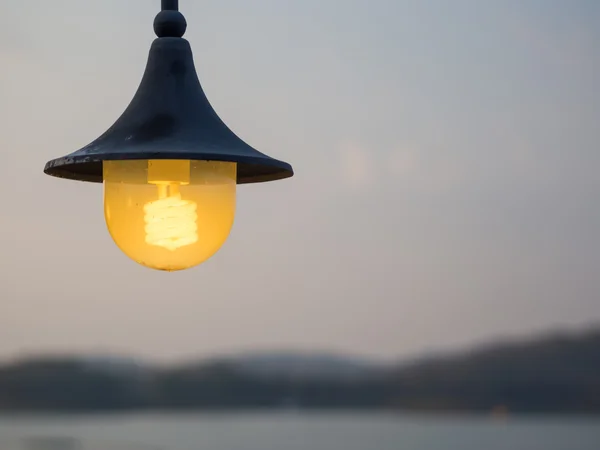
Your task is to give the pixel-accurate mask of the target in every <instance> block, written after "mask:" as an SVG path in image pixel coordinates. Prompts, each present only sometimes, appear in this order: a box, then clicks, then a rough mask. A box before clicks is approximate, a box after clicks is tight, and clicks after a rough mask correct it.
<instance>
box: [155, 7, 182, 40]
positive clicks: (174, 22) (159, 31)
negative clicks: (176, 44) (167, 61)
mask: <svg viewBox="0 0 600 450" xmlns="http://www.w3.org/2000/svg"><path fill="white" fill-rule="evenodd" d="M161 4H162V11H161V12H159V13H158V15H157V16H156V18H155V19H154V32H155V33H156V35H157V36H158V37H159V38H162V37H178V38H180V37H182V36H183V35H184V34H185V30H186V28H187V22H186V20H185V17H183V14H181V13H180V12H179V0H161Z"/></svg>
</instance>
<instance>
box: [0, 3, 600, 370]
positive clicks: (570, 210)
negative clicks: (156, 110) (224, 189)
mask: <svg viewBox="0 0 600 450" xmlns="http://www.w3.org/2000/svg"><path fill="white" fill-rule="evenodd" d="M159 8H160V2H159V1H158V0H152V1H148V0H127V1H126V2H124V1H122V0H90V1H86V2H82V1H79V0H53V1H47V0H30V1H27V2H16V1H9V0H0V144H1V147H2V156H3V158H2V163H1V164H0V202H1V204H2V214H1V215H0V248H1V253H0V254H1V257H0V311H1V313H0V359H5V358H13V357H16V356H20V355H30V354H40V353H65V352H68V353H70V352H75V353H102V354H107V353H114V354H121V355H132V356H135V357H139V358H145V359H150V360H156V361H172V360H181V359H189V358H203V357H209V356H212V355H218V354H222V353H237V352H242V351H250V350H252V351H256V350H281V349H292V350H302V351H304V350H306V351H308V350H325V351H332V352H341V353H347V354H353V355H365V356H369V357H372V358H382V359H397V358H405V357H410V356H413V355H419V354H422V353H424V352H430V351H440V350H449V349H455V348H462V347H466V346H472V345H475V344H477V343H480V342H483V341H489V340H492V339H496V338H500V337H506V336H521V335H530V334H535V333H537V332H541V331H545V330H549V329H554V328H568V329H578V328H580V327H586V326H590V325H591V324H595V323H596V324H597V323H600V235H599V232H600V208H599V202H598V199H599V196H600V174H599V173H598V172H599V170H600V151H599V150H600V149H599V148H598V147H599V143H600V125H599V124H600V89H599V85H598V83H599V81H598V80H600V2H597V1H596V0H562V1H557V0H490V1H486V2H482V1H480V0H456V1H453V2H450V1H446V0H429V1H427V2H423V1H420V0H411V1H409V0H289V1H281V0H253V1H248V0H228V1H226V2H223V1H220V0H203V1H195V0H181V1H180V9H181V11H182V12H183V13H184V14H185V16H186V18H187V21H188V31H187V33H186V36H185V37H186V38H187V39H188V40H189V41H190V43H191V45H192V49H193V50H194V56H195V62H196V68H197V71H198V74H199V77H200V81H201V83H202V85H203V88H204V90H205V92H206V93H207V96H208V98H209V100H210V102H211V103H212V105H213V107H214V108H215V110H216V111H217V112H218V114H219V115H220V116H221V118H222V119H223V120H224V121H225V122H226V123H227V124H228V125H229V127H230V128H231V129H232V130H234V131H235V133H236V134H237V135H238V136H240V137H242V138H243V139H244V140H245V141H246V142H248V143H249V144H250V145H252V146H253V147H255V148H257V149H259V150H261V151H262V152H264V153H266V154H268V155H270V156H273V157H275V158H278V159H282V160H285V161H288V162H290V163H291V164H292V165H293V167H294V170H295V176H294V177H293V178H291V179H287V180H283V181H278V182H276V183H264V184H256V185H243V186H240V187H239V189H238V208H237V214H236V221H235V225H234V227H233V230H232V233H231V236H230V238H229V240H228V241H227V243H226V244H225V246H224V247H223V248H222V250H221V251H220V252H219V253H218V254H217V255H215V256H214V257H213V258H211V259H210V260H209V261H208V262H206V263H204V264H203V265H201V266H198V267H196V268H194V269H191V270H188V271H183V272H177V273H162V272H157V271H153V270H150V269H147V268H144V267H142V266H139V265H137V264H136V263H134V262H132V261H131V260H129V259H128V258H127V257H126V256H124V255H123V254H122V253H121V252H120V251H119V250H118V249H117V247H116V246H115V245H114V244H113V242H112V240H111V238H110V236H109V234H108V232H107V230H106V227H105V222H104V217H103V207H102V186H101V185H100V184H94V183H81V182H76V181H67V180H61V179H56V178H52V177H48V176H46V175H44V174H43V168H44V164H45V163H46V161H48V160H50V159H53V158H56V157H59V156H62V155H64V154H67V153H71V152H72V151H75V150H77V149H79V148H80V147H83V146H84V145H86V144H87V143H89V142H91V141H92V140H94V139H95V138H96V137H98V136H99V135H100V134H101V133H102V132H104V131H105V130H106V129H107V128H108V127H109V126H110V125H112V123H113V122H114V121H115V120H116V119H117V117H118V116H119V115H120V114H121V113H122V112H123V110H124V109H125V107H126V106H127V104H128V103H129V101H130V100H131V98H132V96H133V94H134V92H135V90H136V88H137V86H138V84H139V82H140V80H141V76H142V74H143V71H144V67H145V63H146V58H147V56H148V50H149V47H150V44H151V42H152V40H153V39H154V37H155V36H154V33H153V31H152V21H153V19H154V16H155V15H156V13H157V12H158V10H159Z"/></svg>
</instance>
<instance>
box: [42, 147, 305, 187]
mask: <svg viewBox="0 0 600 450" xmlns="http://www.w3.org/2000/svg"><path fill="white" fill-rule="evenodd" d="M161 159H162V160H166V159H170V160H173V159H179V160H190V161H220V162H234V163H237V183H238V184H246V183H260V182H266V181H276V180H282V179H285V178H290V177H292V176H293V175H294V171H293V169H292V166H291V165H290V164H288V163H286V162H284V161H279V160H277V159H274V158H270V157H266V156H253V155H248V156H246V155H227V154H223V153H208V152H176V151H175V152H173V151H170V152H151V151H150V152H135V153H127V152H120V153H105V154H97V155H89V154H82V155H76V154H73V155H67V156H63V157H61V158H56V159H53V160H51V161H48V162H47V163H46V166H45V167H44V173H46V174H47V175H51V176H54V177H58V178H65V179H70V180H77V181H87V182H94V183H101V182H102V181H103V169H102V162H103V161H134V160H161Z"/></svg>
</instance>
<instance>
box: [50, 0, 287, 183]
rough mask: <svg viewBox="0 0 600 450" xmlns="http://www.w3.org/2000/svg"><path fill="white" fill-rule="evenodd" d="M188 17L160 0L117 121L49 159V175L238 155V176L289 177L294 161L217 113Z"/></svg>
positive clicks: (97, 174) (81, 176)
mask: <svg viewBox="0 0 600 450" xmlns="http://www.w3.org/2000/svg"><path fill="white" fill-rule="evenodd" d="M185 28H186V23H185V19H184V18H183V16H182V15H181V13H179V12H178V11H177V2H176V1H168V0H167V1H165V0H163V11H162V12H161V13H159V15H158V16H157V18H156V20H155V22H154V29H155V31H156V33H157V35H158V36H159V37H158V39H156V40H155V41H154V42H153V44H152V48H151V49H150V55H149V58H148V64H147V66H146V71H145V73H144V76H143V79H142V82H141V84H140V86H139V88H138V91H137V93H136V94H135V96H134V98H133V100H132V101H131V103H130V105H129V106H128V107H127V109H126V110H125V112H124V113H123V115H122V116H121V117H120V118H119V119H118V120H117V121H116V123H115V124H114V125H113V126H112V127H111V128H110V129H109V130H108V131H106V132H105V133H104V134H103V135H102V136H100V137H99V138H98V139H96V140H95V141H94V142H92V143H91V144H89V145H87V146H85V147H83V148H82V149H80V150H77V151H76V152H74V153H71V154H69V155H67V156H63V157H62V158H57V159H54V160H52V161H49V162H48V163H47V164H46V167H45V168H44V172H45V173H47V174H48V175H52V176H56V177H61V178H68V179H73V180H81V181H92V182H102V162H103V161H108V160H140V159H185V160H200V161H203V160H204V161H205V160H210V161H226V162H236V163H237V182H238V183H256V182H263V181H274V180H279V179H283V178H288V177H291V176H292V175H293V170H292V167H291V166H290V165H289V164H287V163H285V162H283V161H278V160H276V159H273V158H270V157H269V156H267V155H265V154H263V153H260V152H259V151H257V150H255V149H254V148H252V147H251V146H249V145H248V144H246V143H245V142H244V141H242V140H241V139H240V138H238V137H237V136H236V135H235V134H234V133H233V132H232V131H231V130H230V129H229V128H228V127H227V125H225V124H224V123H223V121H222V120H221V119H220V118H219V116H217V113H216V112H215V111H214V109H213V108H212V106H211V105H210V103H209V102H208V99H207V98H206V95H205V94H204V91H203V90H202V87H201V86H200V82H199V81H198V75H197V74H196V69H195V67H194V61H193V56H192V50H191V48H190V45H189V43H188V41H187V40H185V39H183V38H182V37H181V36H183V33H184V32H185Z"/></svg>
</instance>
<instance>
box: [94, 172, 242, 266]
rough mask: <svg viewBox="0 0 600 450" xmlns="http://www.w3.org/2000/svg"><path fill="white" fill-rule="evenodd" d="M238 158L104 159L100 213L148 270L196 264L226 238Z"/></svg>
mask: <svg viewBox="0 0 600 450" xmlns="http://www.w3.org/2000/svg"><path fill="white" fill-rule="evenodd" d="M236 170H237V168H236V163H230V162H219V161H186V160H130V161H104V162H103V178H104V217H105V219H106V225H107V227H108V231H109V232H110V235H111V237H112V238H113V240H114V241H115V243H116V244H117V246H118V247H119V248H120V249H121V250H122V251H123V253H125V254H126V255H127V256H129V257H130V258H131V259H133V260H134V261H136V262H138V263H139V264H142V265H144V266H147V267H150V268H152V269H158V270H166V271H175V270H183V269H188V268H190V267H193V266H196V265H198V264H200V263H202V262H204V261H206V260H207V259H208V258H210V257H211V256H212V255H214V254H215V253H216V252H217V251H218V250H219V248H221V246H222V245H223V244H224V243H225V241H226V240H227V236H228V235H229V232H230V231H231V227H232V225H233V220H234V216H235V194H236V178H237V173H236Z"/></svg>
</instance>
